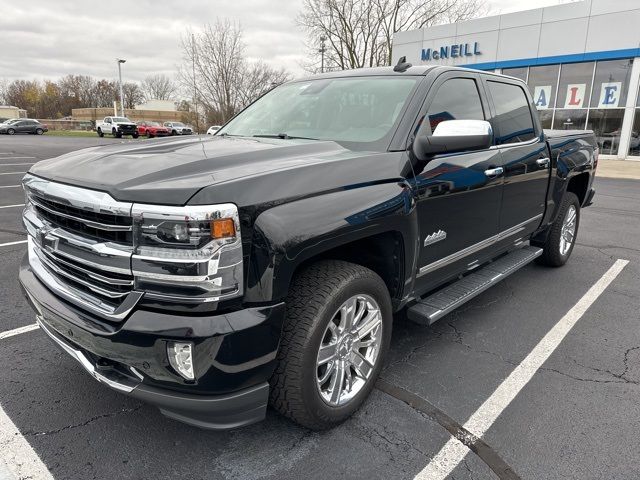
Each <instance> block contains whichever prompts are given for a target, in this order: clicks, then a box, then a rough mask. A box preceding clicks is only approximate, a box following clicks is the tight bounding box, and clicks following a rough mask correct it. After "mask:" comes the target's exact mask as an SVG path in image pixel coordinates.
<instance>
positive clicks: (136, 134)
mask: <svg viewBox="0 0 640 480" xmlns="http://www.w3.org/2000/svg"><path fill="white" fill-rule="evenodd" d="M139 136H140V135H139V134H138V132H134V133H132V134H131V138H138V137H139Z"/></svg>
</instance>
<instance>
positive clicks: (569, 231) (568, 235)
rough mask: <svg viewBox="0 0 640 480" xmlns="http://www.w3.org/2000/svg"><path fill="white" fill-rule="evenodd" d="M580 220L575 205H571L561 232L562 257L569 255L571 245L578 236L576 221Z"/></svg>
mask: <svg viewBox="0 0 640 480" xmlns="http://www.w3.org/2000/svg"><path fill="white" fill-rule="evenodd" d="M577 218H578V211H577V210H576V207H575V205H570V206H569V209H568V210H567V213H566V215H565V217H564V222H563V223H562V229H561V231H560V255H562V256H564V255H566V254H567V253H569V250H570V249H571V245H573V241H574V239H575V236H576V220H577Z"/></svg>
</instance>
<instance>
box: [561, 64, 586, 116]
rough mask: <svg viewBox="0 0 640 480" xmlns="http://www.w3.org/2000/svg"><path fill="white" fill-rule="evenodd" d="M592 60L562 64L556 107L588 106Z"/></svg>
mask: <svg viewBox="0 0 640 480" xmlns="http://www.w3.org/2000/svg"><path fill="white" fill-rule="evenodd" d="M594 66H595V63H594V62H586V63H570V64H567V65H563V66H562V71H561V72H560V84H559V87H558V101H557V102H556V108H566V109H572V108H575V109H580V108H587V107H588V106H589V95H590V93H591V79H592V78H593V68H594Z"/></svg>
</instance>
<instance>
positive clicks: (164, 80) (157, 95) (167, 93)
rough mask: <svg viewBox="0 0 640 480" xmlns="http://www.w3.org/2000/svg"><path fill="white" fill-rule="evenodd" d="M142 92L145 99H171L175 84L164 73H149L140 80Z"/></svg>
mask: <svg viewBox="0 0 640 480" xmlns="http://www.w3.org/2000/svg"><path fill="white" fill-rule="evenodd" d="M141 88H142V93H143V94H144V98H145V100H171V99H172V97H173V94H174V93H175V91H176V85H175V84H174V83H173V80H171V79H170V78H169V77H167V76H166V75H162V74H157V75H149V76H147V77H145V79H144V80H143V81H142V85H141Z"/></svg>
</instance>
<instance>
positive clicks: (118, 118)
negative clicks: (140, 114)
mask: <svg viewBox="0 0 640 480" xmlns="http://www.w3.org/2000/svg"><path fill="white" fill-rule="evenodd" d="M113 121H114V122H117V123H125V122H129V123H131V120H129V119H128V118H125V117H113Z"/></svg>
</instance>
